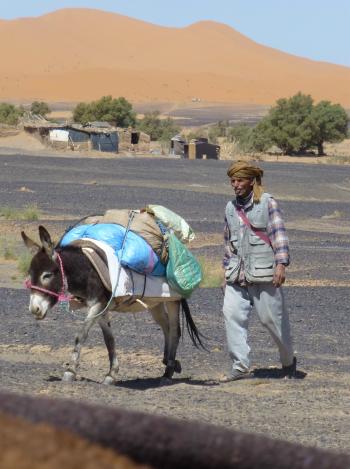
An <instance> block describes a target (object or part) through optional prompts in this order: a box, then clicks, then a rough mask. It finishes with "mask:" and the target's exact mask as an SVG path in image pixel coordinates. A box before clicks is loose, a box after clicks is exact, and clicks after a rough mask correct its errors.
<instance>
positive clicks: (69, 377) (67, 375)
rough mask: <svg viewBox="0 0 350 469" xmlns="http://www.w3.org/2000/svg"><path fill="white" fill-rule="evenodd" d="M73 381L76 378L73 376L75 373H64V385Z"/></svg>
mask: <svg viewBox="0 0 350 469" xmlns="http://www.w3.org/2000/svg"><path fill="white" fill-rule="evenodd" d="M75 380H76V376H75V373H73V371H65V372H64V374H63V378H62V381H64V382H65V383H72V382H73V381H75Z"/></svg>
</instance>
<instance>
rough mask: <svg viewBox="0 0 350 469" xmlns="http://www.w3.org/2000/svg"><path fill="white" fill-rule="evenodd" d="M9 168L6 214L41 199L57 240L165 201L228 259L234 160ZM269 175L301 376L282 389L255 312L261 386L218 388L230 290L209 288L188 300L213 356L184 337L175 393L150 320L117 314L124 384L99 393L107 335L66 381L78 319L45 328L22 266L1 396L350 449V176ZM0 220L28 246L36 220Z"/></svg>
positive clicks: (40, 159)
mask: <svg viewBox="0 0 350 469" xmlns="http://www.w3.org/2000/svg"><path fill="white" fill-rule="evenodd" d="M0 165H1V173H0V182H1V185H0V206H2V207H4V206H11V207H14V208H18V209H22V208H23V207H24V206H25V205H26V204H33V203H35V204H37V205H38V206H39V208H40V209H41V210H42V212H43V215H42V217H41V219H40V223H41V224H44V225H45V226H47V227H48V228H49V230H54V231H56V232H57V231H59V230H63V229H64V227H65V226H67V225H69V224H70V223H72V222H74V221H77V220H78V219H79V218H81V217H83V216H87V215H89V214H94V213H100V212H103V211H104V210H105V209H106V208H141V207H143V206H144V205H146V204H148V203H156V204H162V205H165V206H167V207H169V208H170V209H173V210H175V211H177V212H178V213H180V214H181V215H182V216H183V217H184V218H186V219H187V221H188V222H189V223H190V224H191V225H192V227H193V229H194V230H195V231H196V232H197V233H198V235H199V237H200V239H201V240H202V242H201V243H200V244H199V245H197V247H195V248H194V249H193V251H194V252H195V253H196V254H198V255H202V256H205V257H206V258H209V259H212V260H214V261H217V262H220V256H221V252H222V247H221V232H222V225H223V211H224V207H225V204H226V201H227V200H229V198H230V191H231V189H230V186H229V184H228V182H227V180H226V179H227V178H226V169H227V166H228V163H227V162H225V161H186V160H180V159H173V158H169V159H165V158H119V157H116V158H113V159H97V158H84V157H82V156H77V157H74V158H73V157H65V158H62V157H54V156H47V157H45V156H30V155H25V156H24V155H2V156H0ZM261 166H262V167H263V169H264V170H266V177H265V178H264V179H265V185H266V188H267V190H268V191H269V192H271V193H272V194H273V195H275V196H276V198H277V199H279V200H280V203H281V206H282V208H283V211H284V214H285V218H286V221H287V227H288V232H289V236H290V240H291V254H292V261H293V262H292V264H291V266H290V268H289V274H288V282H287V284H286V286H285V293H286V297H287V301H288V304H289V309H290V316H291V324H292V330H293V335H294V341H295V349H296V351H297V356H298V363H299V370H300V373H299V378H300V379H297V380H291V381H286V380H282V379H279V374H278V356H277V350H276V348H275V347H274V345H273V343H272V342H271V339H270V337H269V336H268V334H267V333H266V332H265V331H264V330H263V328H262V326H261V325H260V324H259V322H258V321H257V319H256V317H255V315H254V314H253V315H252V318H251V324H250V338H249V340H250V345H251V347H252V352H251V353H252V355H251V358H252V365H253V368H254V370H255V371H254V373H255V378H254V379H251V380H245V381H243V382H236V383H228V384H220V385H218V384H217V383H216V382H215V380H216V379H217V378H218V377H219V376H220V375H221V374H223V373H225V372H226V371H227V370H228V367H229V362H228V357H227V351H226V345H225V335H224V328H223V320H222V316H221V307H222V293H221V291H220V290H219V289H217V288H203V289H199V290H197V291H196V292H195V293H194V294H193V296H192V297H191V299H190V301H189V303H190V307H191V310H192V314H193V317H194V319H195V321H196V323H197V325H198V327H199V328H200V330H201V331H202V332H203V333H204V334H205V335H206V336H207V337H208V340H207V344H208V348H209V350H210V352H209V353H208V352H203V351H200V350H197V349H195V348H194V347H193V346H192V345H191V343H190V340H189V338H188V336H187V335H186V332H185V333H184V335H183V341H182V342H181V343H180V347H179V353H178V357H179V359H180V360H181V362H182V367H183V372H182V374H181V375H177V376H176V379H175V380H174V384H173V385H171V386H159V379H158V378H159V376H160V375H161V373H162V371H163V367H162V364H161V350H162V336H161V331H160V330H159V328H158V326H156V325H155V324H154V323H153V322H152V319H151V317H150V316H149V315H148V314H147V313H143V314H139V315H115V317H114V320H113V329H114V331H115V333H116V336H117V346H118V349H119V360H120V381H119V382H118V383H117V385H116V386H113V387H106V386H102V385H101V384H100V381H101V379H102V378H103V374H104V373H105V371H106V370H107V354H106V351H105V349H104V346H103V341H102V335H101V332H100V331H99V329H98V328H97V327H96V328H95V329H93V331H92V332H91V335H90V337H89V340H88V343H87V345H86V347H85V348H84V349H83V353H82V361H81V369H80V375H79V377H80V378H79V380H78V381H77V382H76V383H73V384H63V383H62V381H61V379H60V378H61V376H62V369H63V365H64V363H65V362H66V361H67V359H68V358H69V356H70V350H71V347H72V344H73V340H74V334H75V332H76V330H77V328H78V327H79V326H80V323H81V319H82V316H78V317H71V316H69V315H67V313H64V312H63V311H60V310H59V309H55V310H54V311H53V312H52V314H51V315H50V316H49V317H48V318H47V319H45V321H42V322H35V321H34V319H32V318H31V317H30V315H29V313H28V312H27V305H28V292H26V291H25V290H23V289H22V288H18V287H19V285H20V283H19V282H18V278H17V279H15V276H13V280H11V278H10V277H9V272H10V271H11V272H13V266H12V265H11V263H10V262H8V261H6V262H5V261H3V262H2V263H1V272H0V315H1V323H2V326H1V328H0V366H1V389H2V390H10V391H16V392H25V393H31V394H37V395H48V396H57V397H68V398H72V399H78V400H86V401H94V402H98V403H104V404H109V405H112V406H122V407H124V408H130V409H135V410H142V411H146V412H150V413H157V414H162V415H169V416H174V417H177V418H180V419H186V420H193V419H194V420H200V421H203V422H210V423H214V424H217V425H223V426H225V427H228V428H234V429H241V430H244V431H248V432H258V433H263V434H265V435H269V436H272V437H275V438H282V439H286V440H289V441H293V442H299V443H302V444H305V445H314V446H318V447H321V448H326V449H333V450H336V451H346V452H350V443H349V442H350V423H349V422H350V418H349V412H350V391H349V384H350V358H349V313H350V304H349V293H348V292H349V286H350V280H349V265H350V262H349V261H350V241H349V233H350V167H348V166H330V165H310V166H309V165H304V164H293V165H292V164H287V163H261ZM0 223H1V226H2V234H1V236H2V239H3V238H4V237H7V238H8V237H12V239H13V240H14V241H13V242H15V243H18V246H20V236H19V233H20V230H21V229H23V228H24V229H25V230H26V231H28V232H34V231H36V227H37V225H38V224H39V222H30V223H29V222H13V223H8V222H6V221H5V220H4V219H3V218H0ZM11 269H12V270H11ZM6 273H7V274H8V275H7V277H6Z"/></svg>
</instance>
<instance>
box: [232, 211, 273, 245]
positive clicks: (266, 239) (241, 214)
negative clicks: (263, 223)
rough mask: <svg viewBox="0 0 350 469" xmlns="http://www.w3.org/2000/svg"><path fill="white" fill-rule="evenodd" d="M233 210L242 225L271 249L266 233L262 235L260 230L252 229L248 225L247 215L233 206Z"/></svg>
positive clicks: (252, 227)
mask: <svg viewBox="0 0 350 469" xmlns="http://www.w3.org/2000/svg"><path fill="white" fill-rule="evenodd" d="M235 209H236V212H237V215H238V216H239V217H240V218H241V220H242V221H243V223H244V224H245V225H246V226H248V228H250V229H251V230H252V231H253V232H254V233H255V234H256V235H257V236H258V237H259V238H260V239H262V240H263V241H264V242H265V243H266V244H268V245H269V246H271V247H272V245H271V241H270V238H269V237H268V236H267V234H266V233H264V232H263V231H260V230H257V229H256V228H254V226H253V225H252V224H251V223H250V221H249V219H248V217H247V215H246V214H245V213H244V211H243V210H242V209H239V208H237V207H236V206H235Z"/></svg>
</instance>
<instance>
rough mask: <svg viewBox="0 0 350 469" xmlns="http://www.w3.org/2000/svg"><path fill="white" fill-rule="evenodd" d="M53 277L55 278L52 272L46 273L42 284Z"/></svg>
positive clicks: (42, 278)
mask: <svg viewBox="0 0 350 469" xmlns="http://www.w3.org/2000/svg"><path fill="white" fill-rule="evenodd" d="M52 277H53V273H52V272H44V273H43V274H42V275H41V280H42V282H47V281H48V280H50V279H51V278H52Z"/></svg>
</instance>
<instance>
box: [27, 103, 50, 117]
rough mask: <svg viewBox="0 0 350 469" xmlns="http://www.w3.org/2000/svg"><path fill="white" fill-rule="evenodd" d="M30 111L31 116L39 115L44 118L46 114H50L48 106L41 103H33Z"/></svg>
mask: <svg viewBox="0 0 350 469" xmlns="http://www.w3.org/2000/svg"><path fill="white" fill-rule="evenodd" d="M30 111H31V112H32V113H33V114H39V115H41V116H44V117H45V116H46V114H49V113H50V112H51V109H50V108H49V106H48V104H47V103H44V102H43V101H34V102H33V103H32V105H31V106H30Z"/></svg>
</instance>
